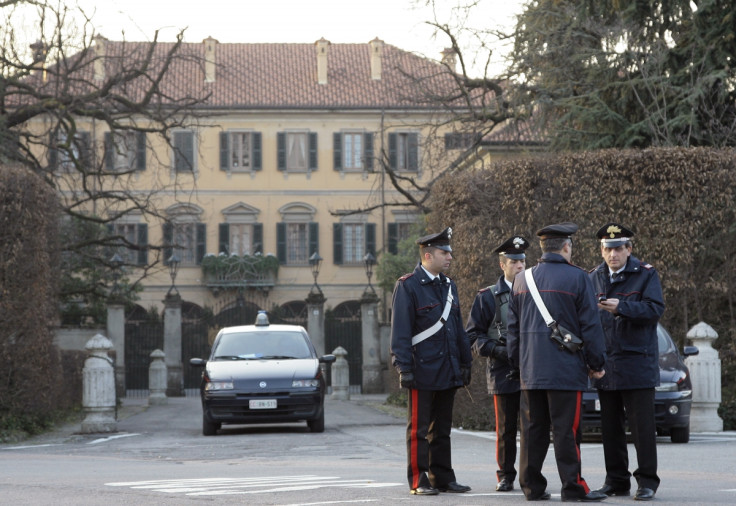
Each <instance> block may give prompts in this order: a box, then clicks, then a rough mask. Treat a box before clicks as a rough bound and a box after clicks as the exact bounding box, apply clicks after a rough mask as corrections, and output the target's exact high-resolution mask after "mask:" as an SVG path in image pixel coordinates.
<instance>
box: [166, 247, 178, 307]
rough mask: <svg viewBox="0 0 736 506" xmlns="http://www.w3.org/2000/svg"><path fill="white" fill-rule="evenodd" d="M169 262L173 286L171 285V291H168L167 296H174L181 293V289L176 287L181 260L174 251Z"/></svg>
mask: <svg viewBox="0 0 736 506" xmlns="http://www.w3.org/2000/svg"><path fill="white" fill-rule="evenodd" d="M167 262H168V264H169V276H171V286H170V287H169V291H168V292H166V297H172V296H177V295H179V290H178V289H177V288H176V284H175V283H176V273H177V272H178V271H179V264H180V263H181V260H179V257H178V256H176V253H173V254H172V255H171V256H170V257H169V259H168V260H167Z"/></svg>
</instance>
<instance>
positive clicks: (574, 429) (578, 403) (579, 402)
mask: <svg viewBox="0 0 736 506" xmlns="http://www.w3.org/2000/svg"><path fill="white" fill-rule="evenodd" d="M582 396H583V392H577V398H576V400H575V422H574V423H573V424H572V437H573V438H575V439H574V441H575V451H577V453H578V463H579V464H580V445H579V444H578V430H580V407H581V406H582ZM578 485H580V486H581V487H583V489H584V490H585V493H586V494H587V493H589V492H590V488H588V484H587V483H585V480H584V479H583V478H582V477H581V476H580V473H578Z"/></svg>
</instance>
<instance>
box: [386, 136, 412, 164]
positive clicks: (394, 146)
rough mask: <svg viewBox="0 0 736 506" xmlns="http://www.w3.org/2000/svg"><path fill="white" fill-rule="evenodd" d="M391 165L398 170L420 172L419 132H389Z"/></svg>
mask: <svg viewBox="0 0 736 506" xmlns="http://www.w3.org/2000/svg"><path fill="white" fill-rule="evenodd" d="M388 158H389V167H390V168H391V169H393V170H395V171H397V172H419V134H418V133H416V132H411V131H398V132H391V133H389V134H388Z"/></svg>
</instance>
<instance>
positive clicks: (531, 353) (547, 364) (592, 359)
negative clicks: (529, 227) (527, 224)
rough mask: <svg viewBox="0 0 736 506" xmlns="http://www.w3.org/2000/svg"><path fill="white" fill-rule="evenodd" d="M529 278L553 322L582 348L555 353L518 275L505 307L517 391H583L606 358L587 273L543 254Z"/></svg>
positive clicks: (524, 284) (548, 332) (552, 344)
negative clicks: (517, 376) (590, 374)
mask: <svg viewBox="0 0 736 506" xmlns="http://www.w3.org/2000/svg"><path fill="white" fill-rule="evenodd" d="M532 272H533V274H534V281H535V283H536V285H537V289H538V290H539V294H540V296H541V297H542V300H543V301H544V303H545V305H546V306H547V310H548V311H549V312H550V314H551V315H552V318H554V319H555V320H556V321H557V322H558V323H559V324H560V325H562V326H564V327H565V328H567V329H568V330H570V331H571V332H573V333H574V334H575V335H577V336H578V337H580V338H582V339H583V341H584V343H585V344H584V346H583V349H582V350H581V351H578V352H577V353H575V354H572V353H569V352H568V351H565V350H560V349H559V348H558V346H557V344H555V342H554V341H552V340H551V339H550V329H549V328H548V327H547V324H546V323H545V321H544V318H542V315H541V314H540V312H539V309H537V305H536V304H535V303H534V299H532V295H531V293H529V288H528V287H527V284H526V279H524V273H523V272H520V273H519V274H517V275H516V278H515V279H514V289H513V295H512V297H511V302H510V303H509V314H508V320H509V322H508V334H507V336H506V343H507V347H508V352H509V358H510V359H511V362H512V364H514V365H517V366H519V369H520V370H521V371H520V372H521V388H522V390H578V391H582V390H587V388H588V367H590V368H591V369H592V370H594V371H599V370H601V369H602V368H603V365H604V362H605V357H606V353H605V344H604V338H603V328H602V327H601V322H600V318H599V317H598V309H597V306H596V300H595V298H594V293H593V285H592V283H591V282H590V279H589V278H588V273H587V272H585V271H584V270H582V269H581V268H580V267H577V266H575V265H572V264H570V263H568V262H567V261H566V260H565V258H564V257H563V256H562V255H559V254H557V253H544V254H543V255H542V258H541V259H540V261H539V263H538V264H537V265H536V266H535V267H532Z"/></svg>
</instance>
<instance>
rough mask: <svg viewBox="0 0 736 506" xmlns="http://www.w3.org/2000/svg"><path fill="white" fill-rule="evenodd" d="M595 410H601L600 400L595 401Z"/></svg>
mask: <svg viewBox="0 0 736 506" xmlns="http://www.w3.org/2000/svg"><path fill="white" fill-rule="evenodd" d="M595 410H596V411H600V410H601V400H600V399H596V400H595Z"/></svg>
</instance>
